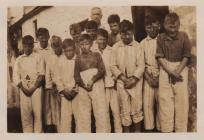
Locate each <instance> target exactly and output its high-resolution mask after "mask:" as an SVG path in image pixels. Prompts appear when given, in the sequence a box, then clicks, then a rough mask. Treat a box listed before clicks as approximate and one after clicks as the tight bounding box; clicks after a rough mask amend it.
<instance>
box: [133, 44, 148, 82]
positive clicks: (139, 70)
mask: <svg viewBox="0 0 204 140" xmlns="http://www.w3.org/2000/svg"><path fill="white" fill-rule="evenodd" d="M137 47H138V50H137V55H136V59H137V60H136V70H135V72H134V76H135V77H137V78H138V79H140V78H141V77H142V76H143V73H144V69H145V62H144V49H143V48H142V47H141V46H137Z"/></svg>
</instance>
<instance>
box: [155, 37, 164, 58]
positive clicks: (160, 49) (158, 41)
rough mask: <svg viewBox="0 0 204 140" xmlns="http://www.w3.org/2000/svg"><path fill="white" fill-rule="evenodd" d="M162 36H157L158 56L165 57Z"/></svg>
mask: <svg viewBox="0 0 204 140" xmlns="http://www.w3.org/2000/svg"><path fill="white" fill-rule="evenodd" d="M162 44H163V43H162V38H161V36H158V37H157V49H156V55H155V57H156V58H160V57H164V52H163V48H162V47H163V45H162Z"/></svg>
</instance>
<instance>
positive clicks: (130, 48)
mask: <svg viewBox="0 0 204 140" xmlns="http://www.w3.org/2000/svg"><path fill="white" fill-rule="evenodd" d="M112 52H113V53H112V59H111V70H112V72H113V74H114V75H115V77H118V76H119V75H120V74H121V73H123V74H124V75H126V76H127V77H130V76H135V77H137V78H139V79H140V78H141V77H142V76H143V72H144V68H145V63H144V52H143V49H142V48H141V47H140V45H139V43H138V42H136V41H132V42H131V43H130V44H129V45H125V44H124V43H123V42H122V41H119V42H117V43H116V44H115V45H114V46H113V51H112Z"/></svg>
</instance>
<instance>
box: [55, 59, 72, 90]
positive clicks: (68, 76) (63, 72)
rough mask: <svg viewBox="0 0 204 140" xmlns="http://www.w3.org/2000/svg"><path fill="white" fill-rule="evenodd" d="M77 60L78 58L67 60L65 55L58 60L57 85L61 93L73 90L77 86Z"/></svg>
mask: <svg viewBox="0 0 204 140" xmlns="http://www.w3.org/2000/svg"><path fill="white" fill-rule="evenodd" d="M75 59H76V56H74V57H73V58H72V59H67V57H66V56H65V55H62V56H61V57H60V58H59V60H58V64H57V66H56V67H57V69H56V85H57V89H58V91H59V92H60V91H62V90H65V89H69V90H71V89H72V88H73V87H74V86H75V80H74V67H75Z"/></svg>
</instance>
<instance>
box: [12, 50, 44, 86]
mask: <svg viewBox="0 0 204 140" xmlns="http://www.w3.org/2000/svg"><path fill="white" fill-rule="evenodd" d="M44 74H45V71H44V63H43V60H42V58H41V56H40V55H39V54H37V53H34V52H33V53H32V54H30V55H29V56H27V55H25V54H23V55H21V56H19V57H18V58H17V59H16V62H15V64H14V72H13V80H14V83H15V84H16V85H18V84H19V83H20V82H22V84H23V86H24V87H26V88H31V87H32V86H34V83H35V82H36V80H37V77H38V76H39V75H44Z"/></svg>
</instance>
